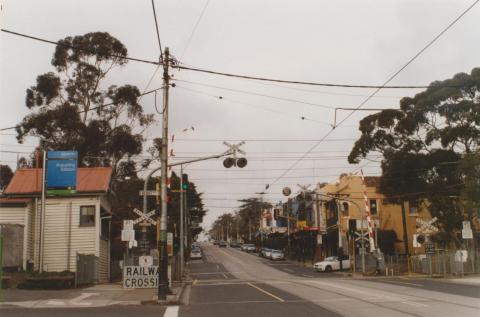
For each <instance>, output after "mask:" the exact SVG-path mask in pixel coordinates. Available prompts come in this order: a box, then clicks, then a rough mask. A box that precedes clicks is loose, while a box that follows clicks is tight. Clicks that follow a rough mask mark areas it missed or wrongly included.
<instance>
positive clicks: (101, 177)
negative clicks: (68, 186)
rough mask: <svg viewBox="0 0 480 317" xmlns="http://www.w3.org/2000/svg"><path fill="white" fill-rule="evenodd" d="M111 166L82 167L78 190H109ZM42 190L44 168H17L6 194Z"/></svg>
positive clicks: (78, 172) (32, 192) (78, 174)
mask: <svg viewBox="0 0 480 317" xmlns="http://www.w3.org/2000/svg"><path fill="white" fill-rule="evenodd" d="M111 175H112V168H111V167H80V168H78V171H77V192H80V193H82V192H83V193H90V192H107V191H108V187H109V183H110V177H111ZM41 190H42V169H41V168H22V169H17V170H16V171H15V174H14V175H13V178H12V180H11V181H10V184H8V186H7V188H6V189H5V191H4V194H5V195H27V194H39V193H40V192H41Z"/></svg>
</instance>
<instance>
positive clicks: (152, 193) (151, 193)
mask: <svg viewBox="0 0 480 317" xmlns="http://www.w3.org/2000/svg"><path fill="white" fill-rule="evenodd" d="M138 193H139V194H140V196H143V194H144V193H145V192H144V191H143V190H141V191H139V192H138ZM157 195H160V193H159V192H157V191H156V190H147V196H157Z"/></svg>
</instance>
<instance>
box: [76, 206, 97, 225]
mask: <svg viewBox="0 0 480 317" xmlns="http://www.w3.org/2000/svg"><path fill="white" fill-rule="evenodd" d="M88 208H93V223H92V222H88V223H85V222H83V221H82V219H84V217H87V216H88V215H84V214H83V213H82V211H83V210H85V209H86V210H88ZM78 216H79V219H78V226H79V227H95V225H96V222H97V221H96V217H97V206H95V205H83V206H80V210H79V213H78Z"/></svg>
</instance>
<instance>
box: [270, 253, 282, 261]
mask: <svg viewBox="0 0 480 317" xmlns="http://www.w3.org/2000/svg"><path fill="white" fill-rule="evenodd" d="M270 259H272V260H274V261H280V260H285V254H284V253H283V251H282V250H272V252H271V254H270Z"/></svg>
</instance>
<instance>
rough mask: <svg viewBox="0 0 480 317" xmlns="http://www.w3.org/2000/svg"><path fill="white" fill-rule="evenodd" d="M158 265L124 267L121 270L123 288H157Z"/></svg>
mask: <svg viewBox="0 0 480 317" xmlns="http://www.w3.org/2000/svg"><path fill="white" fill-rule="evenodd" d="M158 270H159V269H158V265H155V266H153V265H152V266H125V267H124V268H123V288H157V287H158Z"/></svg>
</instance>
